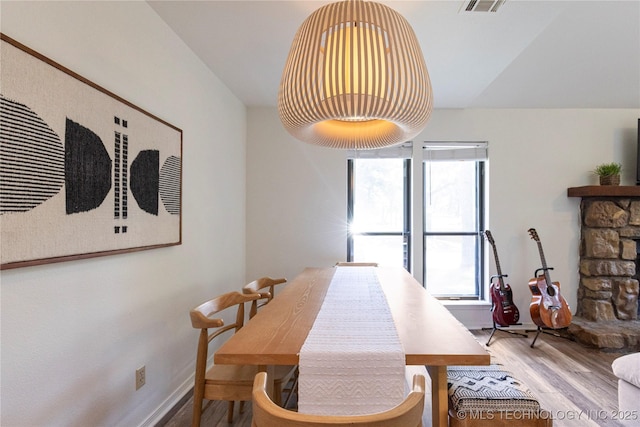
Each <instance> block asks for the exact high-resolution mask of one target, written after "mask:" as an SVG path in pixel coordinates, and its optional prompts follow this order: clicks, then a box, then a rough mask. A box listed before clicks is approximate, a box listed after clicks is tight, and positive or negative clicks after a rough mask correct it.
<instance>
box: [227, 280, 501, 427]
mask: <svg viewBox="0 0 640 427" xmlns="http://www.w3.org/2000/svg"><path fill="white" fill-rule="evenodd" d="M348 268H358V267H348ZM377 271H378V277H379V279H380V284H381V286H382V288H383V290H384V292H385V295H386V296H387V301H388V303H389V308H390V310H391V314H392V316H393V319H394V322H395V324H396V329H397V331H398V335H399V337H400V340H401V341H402V345H403V347H404V351H405V354H406V363H407V365H426V366H427V369H428V371H429V374H430V376H431V383H432V401H433V402H432V403H433V425H434V426H446V425H447V405H448V403H447V369H446V367H447V365H488V364H489V363H490V356H489V353H487V351H486V350H485V349H484V348H483V347H482V345H480V344H479V343H478V341H477V340H476V339H475V338H474V337H473V335H471V333H470V332H469V331H468V330H467V329H466V328H465V327H464V326H463V325H462V324H461V323H460V322H459V321H458V320H457V319H456V318H455V317H453V315H452V314H451V313H450V312H449V311H448V310H447V309H446V308H445V307H444V306H443V305H442V304H441V303H440V302H439V301H438V300H436V299H435V298H434V297H432V296H431V295H429V293H427V292H426V291H425V289H424V288H423V287H422V286H421V285H420V284H419V283H418V282H417V281H416V280H415V279H414V278H413V277H412V276H411V275H410V274H409V273H408V272H407V271H406V270H404V269H394V268H384V267H379V268H377ZM334 273H335V268H307V269H305V270H304V271H303V272H302V273H301V274H300V275H298V276H297V277H296V278H295V279H294V280H293V281H291V282H290V283H289V284H288V285H286V286H285V288H284V289H283V290H282V291H281V292H280V293H279V294H277V295H276V297H275V298H274V299H273V300H272V301H271V302H270V303H269V304H267V305H266V306H264V307H263V308H262V309H261V311H260V312H258V314H257V315H256V316H255V317H254V318H253V319H252V320H251V321H249V322H248V323H247V324H246V325H245V326H244V327H243V328H242V329H241V330H240V331H238V332H237V333H236V334H234V335H233V336H232V337H230V338H229V340H227V342H225V343H224V344H223V345H222V347H220V349H219V350H218V351H217V352H216V353H215V355H214V362H215V363H218V364H243V365H245V364H246V365H260V366H268V365H297V364H298V357H299V354H300V349H301V348H302V345H303V344H304V342H305V340H306V338H307V334H308V333H309V330H310V329H311V327H312V326H313V323H314V321H315V318H316V315H317V314H318V311H319V310H320V307H321V306H322V302H323V299H324V296H325V294H326V292H327V289H328V287H329V284H330V283H331V279H332V277H333V274H334Z"/></svg>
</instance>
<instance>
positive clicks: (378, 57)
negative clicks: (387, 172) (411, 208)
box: [278, 0, 433, 149]
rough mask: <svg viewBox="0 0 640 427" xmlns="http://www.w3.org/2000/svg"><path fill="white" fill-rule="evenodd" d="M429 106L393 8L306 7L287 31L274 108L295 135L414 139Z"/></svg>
mask: <svg viewBox="0 0 640 427" xmlns="http://www.w3.org/2000/svg"><path fill="white" fill-rule="evenodd" d="M432 109H433V100H432V91H431V82H430V81H429V73H428V72H427V67H426V65H425V62H424V58H423V56H422V51H421V49H420V46H419V44H418V40H417V38H416V36H415V34H414V32H413V30H412V29H411V26H410V25H409V23H408V22H407V20H406V19H404V18H403V17H402V16H401V15H400V14H398V13H397V12H396V11H394V10H392V9H391V8H389V7H387V6H385V5H382V4H380V3H375V2H369V1H363V0H347V1H341V2H337V3H331V4H328V5H326V6H323V7H321V8H320V9H318V10H316V11H315V12H313V13H312V14H311V15H310V16H309V17H308V18H307V19H306V20H305V21H304V22H303V23H302V26H301V27H300V29H299V30H298V32H297V33H296V35H295V38H294V40H293V44H292V46H291V50H290V52H289V57H288V58H287V62H286V64H285V68H284V72H283V74H282V80H281V83H280V90H279V93H278V113H279V115H280V120H281V121H282V123H283V125H284V127H285V128H286V129H287V131H288V132H289V133H290V134H291V135H293V136H294V137H296V138H297V139H299V140H301V141H305V142H309V143H312V144H317V145H321V146H325V147H332V148H342V149H374V148H381V147H386V146H390V145H395V144H398V143H402V142H405V141H408V140H411V139H412V138H413V137H415V136H416V135H417V134H418V133H419V132H420V131H421V130H422V129H423V128H424V127H425V125H426V123H427V120H428V119H429V116H430V114H431V110H432Z"/></svg>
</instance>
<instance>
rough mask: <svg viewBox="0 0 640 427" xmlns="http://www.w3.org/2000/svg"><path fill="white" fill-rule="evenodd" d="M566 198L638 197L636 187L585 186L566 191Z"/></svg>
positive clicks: (638, 189)
mask: <svg viewBox="0 0 640 427" xmlns="http://www.w3.org/2000/svg"><path fill="white" fill-rule="evenodd" d="M567 196H568V197H640V186H636V185H585V186H583V187H570V188H568V189H567Z"/></svg>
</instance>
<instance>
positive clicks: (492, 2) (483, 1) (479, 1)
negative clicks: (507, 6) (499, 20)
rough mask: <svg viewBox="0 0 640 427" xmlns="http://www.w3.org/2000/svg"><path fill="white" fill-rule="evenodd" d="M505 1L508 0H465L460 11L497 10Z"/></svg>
mask: <svg viewBox="0 0 640 427" xmlns="http://www.w3.org/2000/svg"><path fill="white" fill-rule="evenodd" d="M505 1H506V0H465V2H464V3H463V5H462V8H461V9H460V12H461V13H464V12H497V11H498V9H500V7H501V6H502V5H503V4H504V2H505Z"/></svg>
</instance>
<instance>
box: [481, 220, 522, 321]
mask: <svg viewBox="0 0 640 427" xmlns="http://www.w3.org/2000/svg"><path fill="white" fill-rule="evenodd" d="M484 235H485V237H486V238H487V240H488V241H489V243H491V247H492V248H493V258H494V259H495V261H496V270H497V271H498V274H497V275H495V276H491V312H492V314H493V321H494V323H496V324H497V325H500V326H509V325H515V324H517V323H518V319H520V312H519V311H518V307H516V305H515V304H514V303H513V292H512V291H511V287H510V286H509V285H508V284H507V285H505V283H504V280H503V278H504V277H507V275H506V274H502V269H501V268H500V260H499V259H498V251H497V249H496V242H495V241H494V240H493V236H492V235H491V232H490V231H489V230H485V232H484ZM494 279H498V280H497V281H494Z"/></svg>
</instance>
